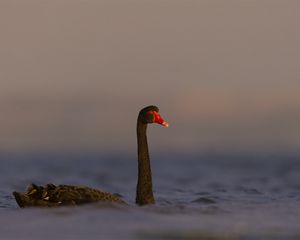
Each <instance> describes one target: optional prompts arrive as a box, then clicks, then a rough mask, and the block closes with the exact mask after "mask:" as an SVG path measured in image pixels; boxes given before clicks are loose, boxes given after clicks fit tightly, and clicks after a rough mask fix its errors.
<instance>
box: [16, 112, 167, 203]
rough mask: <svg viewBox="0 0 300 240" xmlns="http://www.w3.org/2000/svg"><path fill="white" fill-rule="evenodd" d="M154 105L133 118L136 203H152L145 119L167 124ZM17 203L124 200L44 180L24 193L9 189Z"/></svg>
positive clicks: (86, 188)
mask: <svg viewBox="0 0 300 240" xmlns="http://www.w3.org/2000/svg"><path fill="white" fill-rule="evenodd" d="M158 111H159V110H158V108H157V107H155V106H149V107H146V108H143V109H142V110H141V111H140V113H139V116H138V121H137V143H138V183H137V192H136V203H137V204H139V205H145V204H153V203H155V200H154V196H153V191H152V177H151V167H150V158H149V152H148V144H147V135H146V130H147V125H148V123H159V124H161V125H163V126H168V123H166V122H165V121H164V120H163V119H162V118H161V117H160V115H159V114H158ZM13 195H14V197H15V199H16V202H17V203H18V205H19V206H20V207H22V208H23V207H33V206H38V207H58V206H66V205H80V204H86V203H93V202H114V203H125V202H124V201H123V200H122V199H121V198H120V197H119V196H117V195H115V194H112V193H108V192H102V191H99V190H97V189H93V188H89V187H84V186H70V185H58V186H55V185H54V184H47V185H45V186H44V187H42V186H37V185H35V184H30V185H29V187H28V188H27V191H26V192H25V193H19V192H13Z"/></svg>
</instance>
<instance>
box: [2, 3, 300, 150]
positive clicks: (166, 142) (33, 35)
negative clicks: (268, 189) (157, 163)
mask: <svg viewBox="0 0 300 240" xmlns="http://www.w3.org/2000/svg"><path fill="white" fill-rule="evenodd" d="M299 8H300V2H299V1H297V0H294V1H293V0H289V1H282V0H272V1H265V0H259V1H258V0H253V1H233V0H228V1H221V0H220V1H210V0H201V1H196V0H195V1H179V0H169V1H164V0H162V1H147V0H145V1H140V0H128V1H123V0H113V1H111V0H102V1H96V0H87V1H80V0H77V1H73V0H59V1H40V0H26V1H21V0H19V1H18V0H14V1H11V0H1V1H0V32H1V38H0V113H1V118H0V152H14V153H18V152H36V151H66V152H74V151H99V152H111V151H117V152H123V151H126V152H127V151H128V152H133V151H135V149H136V134H135V124H136V117H137V114H138V111H139V110H140V109H141V108H142V107H144V106H146V105H150V104H155V105H157V106H159V107H160V110H161V114H162V116H163V117H164V118H165V120H167V121H168V122H169V123H170V128H169V129H165V128H162V127H160V126H151V127H150V129H149V130H150V131H149V138H150V140H149V143H150V145H151V150H153V151H166V152H170V151H176V152H203V151H204V152H205V151H213V152H219V151H220V152H224V151H226V152H227V151H229V152H241V151H242V152H244V151H246V152H265V151H266V152H273V151H275V152H276V151H284V152H295V151H298V150H299V147H300V125H299V122H300V94H299V89H300V47H299V42H300V31H299V29H300V15H299Z"/></svg>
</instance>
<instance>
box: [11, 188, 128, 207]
mask: <svg viewBox="0 0 300 240" xmlns="http://www.w3.org/2000/svg"><path fill="white" fill-rule="evenodd" d="M13 195H14V197H15V199H16V201H17V203H18V205H19V206H20V207H30V206H40V207H57V206H66V205H80V204H86V203H93V202H115V203H125V202H124V201H123V200H122V199H120V198H119V197H118V196H116V195H114V194H112V193H108V192H102V191H99V190H97V189H93V188H89V187H84V186H70V185H58V186H55V185H54V184H47V185H46V186H44V187H43V186H37V185H35V184H30V185H29V187H28V189H27V191H26V192H25V193H19V192H14V193H13Z"/></svg>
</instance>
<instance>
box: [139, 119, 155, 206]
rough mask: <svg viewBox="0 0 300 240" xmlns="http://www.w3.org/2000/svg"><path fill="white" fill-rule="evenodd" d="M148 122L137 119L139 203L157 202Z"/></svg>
mask: <svg viewBox="0 0 300 240" xmlns="http://www.w3.org/2000/svg"><path fill="white" fill-rule="evenodd" d="M146 131H147V124H146V123H143V122H142V121H141V120H140V119H139V118H138V121H137V144H138V182H137V188H136V203H137V204H139V205H145V204H153V203H155V200H154V196H153V191H152V176H151V166H150V158H149V152H148V143H147V135H146Z"/></svg>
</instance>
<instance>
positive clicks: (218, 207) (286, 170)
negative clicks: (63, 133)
mask: <svg viewBox="0 0 300 240" xmlns="http://www.w3.org/2000/svg"><path fill="white" fill-rule="evenodd" d="M298 156H299V155H291V154H289V155H288V154H281V155H279V154H277V155H249V154H248V155H243V154H231V155H230V154H224V155H221V154H189V155H184V154H174V156H172V155H168V154H154V155H152V171H153V180H154V189H155V197H156V201H157V203H156V205H153V206H145V207H138V206H135V204H134V199H135V186H136V174H137V173H136V168H137V166H136V158H135V156H124V155H121V154H107V155H99V154H78V155H76V156H74V155H70V154H69V155H67V154H65V155H64V154H56V155H55V154H35V155H19V156H16V155H14V156H12V155H1V156H0V158H1V161H0V184H1V185H0V239H1V240H2V239H8V240H9V239H24V240H26V239H30V240H35V239H43V240H47V239H49V240H50V239H108V240H109V239H125V240H126V239H128V240H129V239H133V240H135V239H145V240H150V239H171V240H181V239H187V240H191V239H193V240H194V239H208V240H209V239H214V240H219V239H220V240H221V239H241V240H258V239H262V240H266V239H267V240H268V239H272V240H277V239H280V240H281V239H287V240H290V239H300V228H299V222H300V207H299V206H300V174H299V173H300V161H299V160H300V159H299V157H298ZM31 182H35V183H37V184H45V183H48V182H51V183H54V184H59V183H64V184H76V185H87V186H91V187H95V188H99V189H102V190H105V191H110V192H114V193H119V194H121V195H122V197H123V199H124V200H125V201H127V202H128V203H129V206H119V205H106V204H94V205H86V206H80V207H65V208H57V209H38V208H32V209H19V208H18V206H17V205H16V203H15V201H14V199H13V198H12V196H11V192H12V191H14V190H17V191H23V190H24V188H25V187H26V185H27V184H28V183H31Z"/></svg>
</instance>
